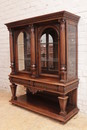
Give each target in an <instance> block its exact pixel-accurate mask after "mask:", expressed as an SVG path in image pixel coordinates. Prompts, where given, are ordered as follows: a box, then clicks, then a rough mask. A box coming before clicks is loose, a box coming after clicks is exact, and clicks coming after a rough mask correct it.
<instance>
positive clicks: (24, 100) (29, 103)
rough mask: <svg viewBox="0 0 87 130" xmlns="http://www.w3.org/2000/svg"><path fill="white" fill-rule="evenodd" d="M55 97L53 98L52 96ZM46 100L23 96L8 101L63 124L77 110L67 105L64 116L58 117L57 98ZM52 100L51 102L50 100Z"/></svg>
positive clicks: (43, 97)
mask: <svg viewBox="0 0 87 130" xmlns="http://www.w3.org/2000/svg"><path fill="white" fill-rule="evenodd" d="M54 97H55V96H54ZM54 97H52V98H47V96H46V95H45V96H44V95H40V94H34V95H32V94H31V93H30V94H24V95H22V96H19V97H17V99H16V100H13V99H12V100H10V102H11V103H12V104H14V105H17V106H20V107H23V108H26V109H28V110H31V111H34V112H37V113H39V114H42V115H45V116H48V117H51V118H53V119H56V120H59V121H61V122H63V123H65V122H67V121H68V120H69V119H70V118H71V117H72V116H74V115H75V114H76V113H77V112H78V108H77V107H74V106H72V105H71V104H69V103H67V107H66V112H67V114H66V115H65V116H62V115H60V113H59V112H60V106H59V103H58V100H57V98H54ZM51 99H52V100H51Z"/></svg>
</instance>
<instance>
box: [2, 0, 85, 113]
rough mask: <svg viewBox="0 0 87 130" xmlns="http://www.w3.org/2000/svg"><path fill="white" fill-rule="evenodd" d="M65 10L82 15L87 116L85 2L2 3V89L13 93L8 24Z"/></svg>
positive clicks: (80, 37) (82, 82) (80, 93)
mask: <svg viewBox="0 0 87 130" xmlns="http://www.w3.org/2000/svg"><path fill="white" fill-rule="evenodd" d="M62 10H66V11H69V12H71V13H75V14H77V15H79V16H81V18H80V21H79V25H78V44H79V49H78V50H79V54H78V63H79V64H78V73H79V79H80V83H79V90H78V107H79V108H80V110H81V111H82V112H84V113H87V1H86V0H82V1H81V0H73V1H70V0H66V1H65V0H61V1H60V0H36V1H35V0H0V89H5V90H8V91H10V88H9V84H10V83H9V80H8V74H9V73H10V69H9V66H10V54H9V33H8V30H7V28H6V26H5V25H4V24H5V23H8V22H12V21H16V20H21V19H24V18H29V17H34V16H38V15H43V14H47V13H51V12H57V11H62Z"/></svg>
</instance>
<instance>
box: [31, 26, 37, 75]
mask: <svg viewBox="0 0 87 130" xmlns="http://www.w3.org/2000/svg"><path fill="white" fill-rule="evenodd" d="M31 73H32V75H31V76H32V77H33V78H35V77H36V60H35V34H34V27H33V25H31Z"/></svg>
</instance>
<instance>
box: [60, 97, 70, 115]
mask: <svg viewBox="0 0 87 130" xmlns="http://www.w3.org/2000/svg"><path fill="white" fill-rule="evenodd" d="M58 100H59V105H60V115H62V116H65V115H66V114H67V112H66V106H67V100H68V96H63V97H58Z"/></svg>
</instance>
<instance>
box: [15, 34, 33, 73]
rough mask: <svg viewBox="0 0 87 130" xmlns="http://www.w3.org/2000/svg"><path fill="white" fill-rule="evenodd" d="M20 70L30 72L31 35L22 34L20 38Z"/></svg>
mask: <svg viewBox="0 0 87 130" xmlns="http://www.w3.org/2000/svg"><path fill="white" fill-rule="evenodd" d="M17 42H18V68H19V71H21V70H22V71H29V70H30V61H31V59H30V40H29V34H27V33H25V32H21V33H20V34H19V36H18V41H17Z"/></svg>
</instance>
